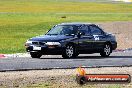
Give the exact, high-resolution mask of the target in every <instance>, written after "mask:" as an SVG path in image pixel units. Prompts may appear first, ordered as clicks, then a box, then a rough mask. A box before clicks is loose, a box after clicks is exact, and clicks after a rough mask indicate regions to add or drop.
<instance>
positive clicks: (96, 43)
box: [89, 25, 105, 51]
mask: <svg viewBox="0 0 132 88" xmlns="http://www.w3.org/2000/svg"><path fill="white" fill-rule="evenodd" d="M89 29H90V31H91V35H92V36H93V38H94V40H93V49H94V50H97V51H98V50H101V49H102V48H103V46H104V42H105V34H104V32H103V31H102V29H101V28H99V27H98V26H96V25H89Z"/></svg>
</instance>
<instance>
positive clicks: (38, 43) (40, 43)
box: [32, 42, 45, 45]
mask: <svg viewBox="0 0 132 88" xmlns="http://www.w3.org/2000/svg"><path fill="white" fill-rule="evenodd" d="M32 44H33V45H45V43H43V42H32Z"/></svg>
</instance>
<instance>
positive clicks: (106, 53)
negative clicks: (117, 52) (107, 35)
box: [100, 44, 111, 57]
mask: <svg viewBox="0 0 132 88" xmlns="http://www.w3.org/2000/svg"><path fill="white" fill-rule="evenodd" d="M110 54H111V46H110V44H105V45H104V48H103V51H102V52H101V53H100V55H101V56H102V57H108V56H109V55H110Z"/></svg>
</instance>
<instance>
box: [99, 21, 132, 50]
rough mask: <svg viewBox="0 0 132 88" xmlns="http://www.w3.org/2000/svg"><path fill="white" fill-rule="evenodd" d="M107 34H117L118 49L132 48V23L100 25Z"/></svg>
mask: <svg viewBox="0 0 132 88" xmlns="http://www.w3.org/2000/svg"><path fill="white" fill-rule="evenodd" d="M99 25H100V26H101V27H102V28H104V30H105V31H106V32H110V33H113V34H115V36H116V39H117V43H118V45H117V46H118V47H117V48H118V49H126V48H131V47H132V37H131V36H132V22H106V23H99Z"/></svg>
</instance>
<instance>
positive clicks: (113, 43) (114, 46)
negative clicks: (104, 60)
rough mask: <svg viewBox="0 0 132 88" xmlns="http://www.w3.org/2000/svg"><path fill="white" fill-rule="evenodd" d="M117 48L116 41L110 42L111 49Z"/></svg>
mask: <svg viewBox="0 0 132 88" xmlns="http://www.w3.org/2000/svg"><path fill="white" fill-rule="evenodd" d="M116 48H117V42H112V50H115V49H116Z"/></svg>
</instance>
